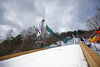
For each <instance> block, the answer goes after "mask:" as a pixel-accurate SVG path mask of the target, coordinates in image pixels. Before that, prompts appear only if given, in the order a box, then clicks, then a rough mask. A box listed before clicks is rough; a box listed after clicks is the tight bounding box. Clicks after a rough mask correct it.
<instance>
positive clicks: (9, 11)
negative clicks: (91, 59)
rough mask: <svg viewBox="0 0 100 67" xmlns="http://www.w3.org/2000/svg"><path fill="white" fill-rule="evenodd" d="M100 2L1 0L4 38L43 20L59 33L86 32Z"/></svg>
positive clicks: (0, 26) (95, 0) (0, 15)
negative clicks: (9, 33) (6, 34)
mask: <svg viewBox="0 0 100 67" xmlns="http://www.w3.org/2000/svg"><path fill="white" fill-rule="evenodd" d="M98 7H100V0H0V35H3V34H4V33H5V32H6V31H8V30H9V29H14V31H15V33H19V32H20V31H22V30H24V29H27V28H29V27H32V26H33V25H34V26H37V27H38V25H39V23H40V21H41V19H42V18H44V19H45V20H46V21H45V23H46V24H47V25H48V26H49V27H51V28H52V29H53V30H54V31H55V32H63V31H69V30H78V29H86V25H85V21H86V19H87V18H89V17H91V16H93V15H94V14H95V13H96V8H98Z"/></svg>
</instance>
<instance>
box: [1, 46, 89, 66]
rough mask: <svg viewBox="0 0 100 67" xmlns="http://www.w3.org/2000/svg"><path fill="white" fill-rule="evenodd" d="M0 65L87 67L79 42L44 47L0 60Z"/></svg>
mask: <svg viewBox="0 0 100 67" xmlns="http://www.w3.org/2000/svg"><path fill="white" fill-rule="evenodd" d="M0 67H88V66H87V62H86V60H85V57H84V55H83V53H82V50H81V48H80V46H79V44H73V45H68V46H61V47H56V48H51V49H46V50H42V51H38V52H33V53H30V54H25V55H22V56H18V57H15V58H11V59H8V60H3V61H0Z"/></svg>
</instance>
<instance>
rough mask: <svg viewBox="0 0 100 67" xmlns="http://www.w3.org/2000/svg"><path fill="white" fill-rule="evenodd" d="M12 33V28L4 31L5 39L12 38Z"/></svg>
mask: <svg viewBox="0 0 100 67" xmlns="http://www.w3.org/2000/svg"><path fill="white" fill-rule="evenodd" d="M13 33H14V31H13V29H10V30H8V31H7V33H6V39H7V40H10V39H12V37H13Z"/></svg>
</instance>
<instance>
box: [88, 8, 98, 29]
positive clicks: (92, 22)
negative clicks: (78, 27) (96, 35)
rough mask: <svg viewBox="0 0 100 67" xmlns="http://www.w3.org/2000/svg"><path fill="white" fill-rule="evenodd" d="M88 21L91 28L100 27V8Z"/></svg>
mask: <svg viewBox="0 0 100 67" xmlns="http://www.w3.org/2000/svg"><path fill="white" fill-rule="evenodd" d="M86 23H87V27H88V28H89V29H95V30H96V29H97V28H98V27H100V10H99V9H98V11H97V13H96V14H95V15H94V16H93V17H91V18H89V19H88V20H87V21H86Z"/></svg>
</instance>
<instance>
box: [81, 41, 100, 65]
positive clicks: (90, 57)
mask: <svg viewBox="0 0 100 67" xmlns="http://www.w3.org/2000/svg"><path fill="white" fill-rule="evenodd" d="M80 46H81V49H82V51H83V53H84V55H85V57H86V59H87V61H88V63H89V66H90V67H100V56H99V55H98V54H96V53H95V52H94V51H92V50H91V49H90V48H89V47H87V46H86V45H85V44H83V43H82V42H80Z"/></svg>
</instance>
